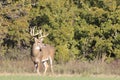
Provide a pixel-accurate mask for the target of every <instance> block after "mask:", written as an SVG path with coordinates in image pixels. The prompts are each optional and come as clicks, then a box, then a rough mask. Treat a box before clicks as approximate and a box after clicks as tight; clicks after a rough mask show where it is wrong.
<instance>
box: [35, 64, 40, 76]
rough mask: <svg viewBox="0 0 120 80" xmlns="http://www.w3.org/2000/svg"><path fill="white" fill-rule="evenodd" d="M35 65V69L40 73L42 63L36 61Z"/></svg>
mask: <svg viewBox="0 0 120 80" xmlns="http://www.w3.org/2000/svg"><path fill="white" fill-rule="evenodd" d="M34 66H35V70H36V71H37V73H38V74H40V72H39V66H40V63H39V62H36V63H35V62H34Z"/></svg>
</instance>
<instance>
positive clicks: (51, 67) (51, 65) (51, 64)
mask: <svg viewBox="0 0 120 80" xmlns="http://www.w3.org/2000/svg"><path fill="white" fill-rule="evenodd" d="M50 69H51V72H52V74H53V62H52V58H51V57H50Z"/></svg>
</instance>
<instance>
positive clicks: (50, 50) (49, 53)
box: [31, 38, 55, 74]
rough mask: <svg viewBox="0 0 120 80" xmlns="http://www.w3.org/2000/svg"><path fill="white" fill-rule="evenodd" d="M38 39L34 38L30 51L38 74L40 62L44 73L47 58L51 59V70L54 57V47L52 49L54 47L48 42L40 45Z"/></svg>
mask: <svg viewBox="0 0 120 80" xmlns="http://www.w3.org/2000/svg"><path fill="white" fill-rule="evenodd" d="M39 41H40V40H39V39H37V38H35V43H34V44H33V47H32V52H31V59H32V61H33V62H34V65H35V68H36V70H37V73H38V74H39V67H40V63H43V65H44V67H45V71H44V73H46V71H47V67H48V63H47V62H48V60H49V61H51V64H50V66H51V71H52V72H53V70H52V61H53V58H54V54H55V49H54V47H52V46H50V45H48V44H47V45H44V46H43V47H41V45H43V44H42V43H41V42H39ZM39 47H40V49H39ZM46 59H47V60H46ZM51 59H52V60H51ZM44 63H45V64H44Z"/></svg>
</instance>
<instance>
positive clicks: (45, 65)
mask: <svg viewBox="0 0 120 80" xmlns="http://www.w3.org/2000/svg"><path fill="white" fill-rule="evenodd" d="M43 65H44V68H45V70H44V74H46V71H47V69H48V64H47V62H46V61H44V62H43Z"/></svg>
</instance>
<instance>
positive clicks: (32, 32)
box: [30, 27, 42, 37]
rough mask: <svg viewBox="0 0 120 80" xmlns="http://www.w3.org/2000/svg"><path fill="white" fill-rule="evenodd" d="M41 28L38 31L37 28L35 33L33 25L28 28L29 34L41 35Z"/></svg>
mask: <svg viewBox="0 0 120 80" xmlns="http://www.w3.org/2000/svg"><path fill="white" fill-rule="evenodd" d="M41 33H42V32H41V30H40V31H39V32H38V30H37V33H35V27H33V28H30V34H31V36H33V37H34V36H37V35H39V34H40V35H41Z"/></svg>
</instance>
